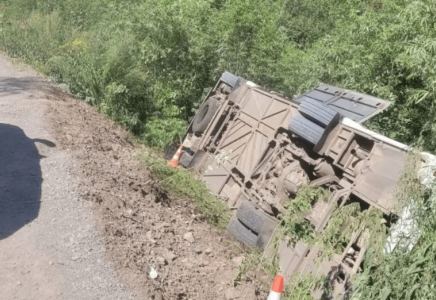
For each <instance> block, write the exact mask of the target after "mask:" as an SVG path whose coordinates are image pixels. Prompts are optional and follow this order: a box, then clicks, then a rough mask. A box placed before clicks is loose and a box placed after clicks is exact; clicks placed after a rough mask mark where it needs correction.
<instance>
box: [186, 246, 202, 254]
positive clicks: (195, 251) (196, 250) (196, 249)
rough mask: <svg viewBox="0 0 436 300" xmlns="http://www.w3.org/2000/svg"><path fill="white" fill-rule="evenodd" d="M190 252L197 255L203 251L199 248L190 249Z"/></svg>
mask: <svg viewBox="0 0 436 300" xmlns="http://www.w3.org/2000/svg"><path fill="white" fill-rule="evenodd" d="M189 250H191V251H192V252H194V253H195V254H201V250H200V249H198V248H197V247H190V248H189Z"/></svg>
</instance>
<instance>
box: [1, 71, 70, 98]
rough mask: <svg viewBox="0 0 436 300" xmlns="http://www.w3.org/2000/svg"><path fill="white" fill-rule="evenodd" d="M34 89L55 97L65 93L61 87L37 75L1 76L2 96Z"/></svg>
mask: <svg viewBox="0 0 436 300" xmlns="http://www.w3.org/2000/svg"><path fill="white" fill-rule="evenodd" d="M32 91H39V92H43V93H46V94H48V95H51V96H54V97H58V96H60V95H63V94H65V92H63V91H62V90H61V89H60V88H58V87H56V86H54V85H52V84H50V83H49V82H47V81H44V80H41V79H40V78H37V77H32V76H28V77H22V78H15V77H10V78H9V77H0V98H1V97H8V96H14V95H20V94H23V93H25V92H32Z"/></svg>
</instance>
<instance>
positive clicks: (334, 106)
mask: <svg viewBox="0 0 436 300" xmlns="http://www.w3.org/2000/svg"><path fill="white" fill-rule="evenodd" d="M388 106H389V102H387V101H385V100H381V99H378V98H375V97H372V96H368V95H364V94H360V93H357V92H353V91H349V90H345V89H341V88H337V87H334V86H330V85H326V84H320V85H319V86H317V87H315V88H314V89H313V90H311V91H309V92H307V93H306V94H304V95H302V96H300V97H298V98H295V99H288V98H286V97H283V96H281V95H278V94H276V93H273V92H268V91H266V90H264V89H263V88H261V87H260V86H258V85H256V84H254V83H252V82H250V81H247V80H245V79H243V78H241V77H238V76H235V75H233V74H230V73H227V72H226V73H224V74H223V75H222V76H221V78H220V80H219V81H218V83H217V85H216V86H215V88H214V89H213V90H212V91H211V92H210V93H209V95H208V96H207V98H206V100H205V101H204V103H203V104H202V106H201V107H200V109H199V110H198V112H197V114H196V116H195V117H194V119H193V121H192V122H191V124H190V126H189V128H188V131H187V135H186V137H185V140H184V143H183V144H184V146H185V151H184V152H183V153H182V156H181V158H180V164H181V165H183V166H184V167H186V168H191V169H194V170H196V171H197V172H198V174H199V175H200V176H201V178H202V179H203V180H204V181H205V183H206V184H207V186H208V187H209V189H210V190H211V191H212V192H213V193H214V194H216V195H218V196H220V197H221V198H223V199H224V200H225V201H226V203H227V204H228V206H229V207H231V208H232V209H234V216H233V218H232V219H231V221H230V223H229V225H228V227H227V229H228V231H230V232H231V233H232V234H233V235H234V236H235V237H236V238H237V239H239V240H240V241H241V242H243V243H245V244H246V245H248V246H252V247H260V248H265V246H266V245H267V243H268V241H269V240H270V239H271V236H272V234H273V231H274V229H275V228H276V226H277V224H278V218H277V217H278V216H279V215H280V214H281V213H283V212H284V211H285V206H286V203H287V202H288V201H292V199H293V198H295V197H296V195H297V194H298V193H299V191H301V189H303V188H304V187H306V186H308V185H312V186H322V187H324V188H326V189H328V190H329V191H330V192H331V193H330V197H329V199H328V200H327V201H319V202H316V204H314V205H313V207H312V208H311V210H310V211H309V213H307V214H306V215H305V217H304V218H305V220H306V221H307V222H308V223H309V224H310V225H311V226H312V228H313V230H314V231H315V232H322V231H323V229H324V228H325V226H326V224H327V223H328V222H329V219H330V217H331V215H332V212H333V211H334V209H335V208H337V207H341V206H346V205H350V204H352V203H356V202H357V203H359V204H360V207H361V209H362V210H365V209H369V208H376V209H377V210H380V211H381V212H382V213H383V215H384V216H389V215H390V214H391V213H392V211H393V209H394V206H395V205H396V204H395V201H394V200H393V194H394V190H395V188H396V185H397V182H398V180H399V177H400V174H401V173H402V169H403V165H404V161H405V158H406V155H407V151H408V147H407V146H406V145H404V144H401V143H399V142H397V141H394V140H392V139H389V138H387V137H385V136H383V135H380V134H378V133H375V132H373V131H371V130H368V129H367V128H365V127H363V126H362V125H361V123H362V122H364V121H366V120H368V119H370V118H371V117H373V116H374V115H375V114H377V113H379V112H381V111H383V110H384V109H386V108H387V107H388ZM389 222H390V221H389ZM367 240H368V239H367V237H366V234H365V232H356V233H355V234H353V236H352V237H351V238H350V241H349V243H348V245H347V246H346V247H345V249H344V251H343V252H342V253H336V254H334V255H333V256H332V258H331V259H330V260H328V261H325V262H322V265H321V266H319V264H318V263H317V262H316V257H317V256H318V255H319V252H320V251H321V249H318V248H316V247H311V246H310V245H308V244H307V243H305V242H304V241H298V242H297V243H296V244H295V245H287V244H286V243H281V244H280V247H279V254H280V268H281V271H282V273H283V274H284V275H285V276H286V277H287V278H288V279H289V280H292V278H293V276H295V275H296V274H299V273H303V274H312V273H315V271H316V272H317V274H318V275H320V274H323V275H327V274H328V273H329V272H331V270H333V269H335V270H339V274H337V276H335V283H334V286H333V289H334V294H335V295H343V294H345V292H346V289H347V282H348V280H349V278H350V277H352V276H353V275H354V274H356V273H358V272H359V270H360V267H361V264H362V261H363V259H364V256H365V251H366V249H367V247H368V245H367V244H366V243H367ZM313 296H314V297H315V298H320V297H321V294H320V293H319V291H318V292H317V291H314V292H313Z"/></svg>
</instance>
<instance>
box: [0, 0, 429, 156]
mask: <svg viewBox="0 0 436 300" xmlns="http://www.w3.org/2000/svg"><path fill="white" fill-rule="evenodd" d="M435 13H436V4H435V3H434V2H433V1H430V0H423V1H407V0H400V1H393V0H390V1H380V0H346V1H339V0H307V1H296V0H275V1H265V0H243V1H240V0H238V1H236V0H207V1H197V0H187V1H175V0H164V1H157V0H144V1H137V0H129V1H120V0H96V1H85V0H50V1H45V0H4V1H2V4H1V11H0V26H1V27H0V30H1V40H0V43H1V44H2V46H3V47H4V48H5V49H6V50H7V51H8V52H9V53H11V54H13V55H16V56H19V57H22V58H24V59H25V60H27V61H28V62H30V63H32V64H34V65H36V66H38V67H39V68H40V69H41V70H42V71H43V72H46V73H47V74H48V75H49V76H51V77H53V78H54V79H55V80H57V81H58V82H63V83H65V84H67V85H68V86H69V90H70V91H71V92H72V93H74V94H76V95H78V96H80V97H81V98H83V99H85V100H87V101H88V102H90V103H92V104H95V105H98V107H99V108H100V109H101V110H102V111H103V112H105V113H107V114H108V115H109V116H111V117H113V118H114V119H116V120H118V121H119V122H120V123H122V124H124V125H125V126H126V127H127V128H128V129H130V130H132V132H133V133H135V134H137V135H138V136H141V137H143V138H144V139H145V140H146V141H147V142H148V143H149V144H150V145H152V146H157V147H164V146H165V145H167V144H168V143H170V142H172V141H173V140H174V139H178V138H179V136H180V133H181V132H183V130H184V127H185V124H186V121H187V120H188V119H189V117H191V116H192V115H193V114H194V113H195V110H196V109H197V108H198V105H199V103H200V102H201V100H202V99H201V97H202V96H203V95H204V94H205V92H204V91H205V89H208V88H211V87H213V84H214V82H215V80H216V78H218V76H219V75H220V74H221V73H222V72H223V71H224V70H228V71H231V72H234V73H236V74H238V75H241V76H243V77H246V78H249V79H250V80H253V81H256V82H258V83H260V84H264V85H266V86H268V87H269V88H270V89H273V90H275V91H277V92H282V93H284V94H287V95H289V96H294V95H296V94H298V93H301V92H303V91H305V90H308V89H309V88H312V87H313V86H314V85H316V84H318V83H319V82H320V81H323V82H326V83H330V84H336V85H340V86H343V87H346V88H351V89H356V90H358V91H361V92H367V93H370V94H372V95H375V96H379V97H382V98H385V99H389V100H392V101H393V105H392V107H391V108H390V109H389V110H388V111H387V112H385V113H383V114H382V115H380V116H378V117H377V118H375V119H374V120H372V121H371V123H370V124H368V125H369V126H370V127H371V128H372V129H375V130H377V131H380V132H381V133H383V134H386V135H388V136H390V137H392V138H395V139H398V140H400V141H402V142H405V143H413V144H415V145H419V146H421V147H423V148H424V149H425V150H428V151H434V150H435V149H436V139H435V138H434V136H436V135H435V131H436V126H435V125H434V124H435V111H436V109H435V108H436V107H434V103H435V100H436V98H435V97H436V92H435V89H434V82H435V81H436V77H435V76H436V75H435V74H434V69H435V64H436V59H435V49H436V48H435V47H434V39H435V37H436V31H435V30H434V22H433V20H434V17H435Z"/></svg>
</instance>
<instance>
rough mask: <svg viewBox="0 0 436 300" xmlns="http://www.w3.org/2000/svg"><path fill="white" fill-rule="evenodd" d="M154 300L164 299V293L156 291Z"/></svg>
mask: <svg viewBox="0 0 436 300" xmlns="http://www.w3.org/2000/svg"><path fill="white" fill-rule="evenodd" d="M154 300H164V298H163V296H162V293H161V292H156V294H154Z"/></svg>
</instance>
